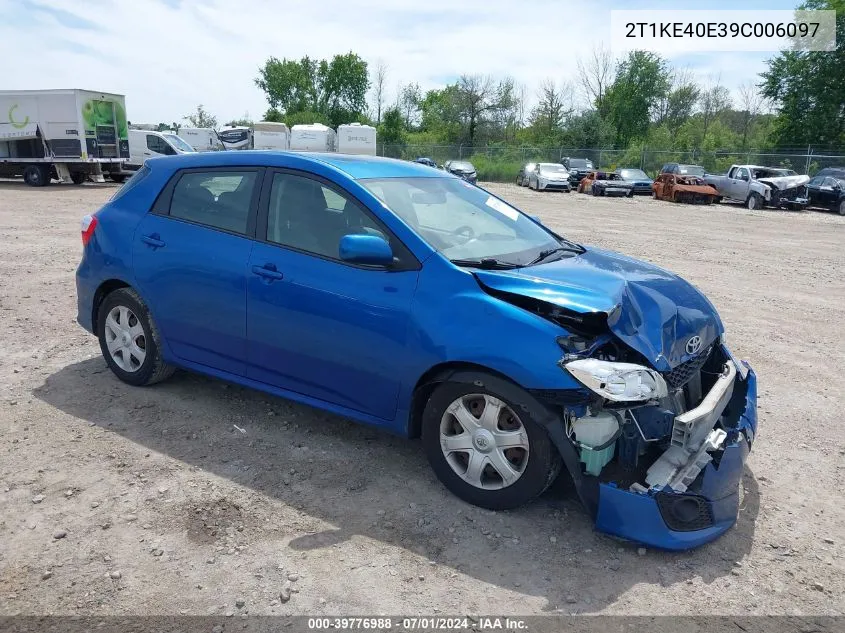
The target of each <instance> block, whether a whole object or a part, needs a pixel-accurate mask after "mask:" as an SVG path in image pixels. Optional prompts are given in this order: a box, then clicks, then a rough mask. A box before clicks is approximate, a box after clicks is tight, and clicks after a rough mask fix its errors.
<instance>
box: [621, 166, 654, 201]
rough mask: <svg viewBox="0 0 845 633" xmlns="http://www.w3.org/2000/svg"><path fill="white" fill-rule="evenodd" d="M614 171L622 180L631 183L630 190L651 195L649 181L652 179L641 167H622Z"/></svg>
mask: <svg viewBox="0 0 845 633" xmlns="http://www.w3.org/2000/svg"><path fill="white" fill-rule="evenodd" d="M616 173H618V174H619V175H620V176H621V177H622V180H624V181H625V182H629V183H631V190H632V191H633V192H634V193H635V194H643V195H645V194H648V195H649V196H650V195H651V183H652V182H654V181H653V180H652V179H651V178H649V177H648V174H647V173H645V172H644V171H643V170H642V169H635V168H631V167H623V168H622V169H617V170H616Z"/></svg>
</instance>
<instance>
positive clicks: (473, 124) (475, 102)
mask: <svg viewBox="0 0 845 633" xmlns="http://www.w3.org/2000/svg"><path fill="white" fill-rule="evenodd" d="M453 96H454V98H455V105H456V106H457V113H458V116H459V117H460V120H461V121H462V122H463V124H464V125H465V127H466V131H467V140H468V141H469V143H470V145H472V144H474V143H475V140H476V133H477V132H478V129H479V126H480V125H482V124H484V123H485V122H486V121H487V120H489V119H490V118H491V117H493V116H494V115H496V114H497V113H501V111H502V110H507V109H510V108H511V107H512V106H513V104H514V103H515V99H514V96H513V81H512V80H503V81H500V82H499V83H496V82H494V81H493V78H492V77H482V76H481V75H461V77H460V79H458V83H457V85H456V89H455V91H454V93H453Z"/></svg>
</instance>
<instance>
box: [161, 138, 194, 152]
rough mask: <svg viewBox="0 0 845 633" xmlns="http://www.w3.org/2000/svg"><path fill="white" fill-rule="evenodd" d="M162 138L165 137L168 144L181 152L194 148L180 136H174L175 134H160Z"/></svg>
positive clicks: (190, 150) (191, 150)
mask: <svg viewBox="0 0 845 633" xmlns="http://www.w3.org/2000/svg"><path fill="white" fill-rule="evenodd" d="M162 136H164V138H166V139H167V140H168V141H169V142H170V144H171V145H172V146H173V147H175V148H176V149H178V150H180V151H182V152H193V151H194V148H193V147H191V146H190V145H188V144H187V143H186V142H185V141H184V140H182V138H180V137H178V136H176V135H175V134H162Z"/></svg>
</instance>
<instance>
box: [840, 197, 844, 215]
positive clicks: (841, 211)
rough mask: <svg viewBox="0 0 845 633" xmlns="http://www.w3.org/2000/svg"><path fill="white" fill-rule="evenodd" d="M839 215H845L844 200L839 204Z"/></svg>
mask: <svg viewBox="0 0 845 633" xmlns="http://www.w3.org/2000/svg"><path fill="white" fill-rule="evenodd" d="M839 215H845V200H842V201H841V202H840V203H839Z"/></svg>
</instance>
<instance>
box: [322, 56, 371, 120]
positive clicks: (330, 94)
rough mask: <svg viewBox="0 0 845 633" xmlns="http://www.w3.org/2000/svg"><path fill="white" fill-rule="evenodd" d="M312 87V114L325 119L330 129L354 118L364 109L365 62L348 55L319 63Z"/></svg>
mask: <svg viewBox="0 0 845 633" xmlns="http://www.w3.org/2000/svg"><path fill="white" fill-rule="evenodd" d="M316 88H317V94H318V102H317V106H318V107H317V108H316V111H317V112H322V113H324V114H325V115H326V116H328V118H329V120H330V121H331V123H332V125H333V126H337V125H340V124H342V123H348V122H350V121H352V120H355V119H357V118H358V117H360V116H361V115H362V114H363V113H364V112H365V111H366V109H367V90H369V88H370V79H369V75H368V72H367V62H365V61H364V60H363V59H361V58H360V57H358V55H356V54H355V53H352V52H349V53H347V54H345V55H335V56H334V57H333V58H332V60H331V61H330V62H327V61H325V60H323V61H321V62H320V65H319V69H318V71H317V83H316Z"/></svg>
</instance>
